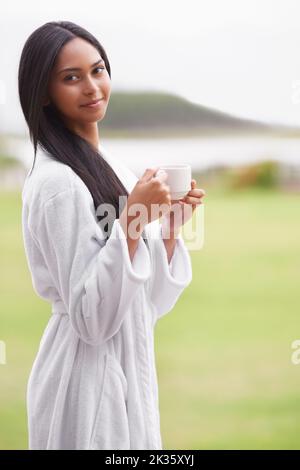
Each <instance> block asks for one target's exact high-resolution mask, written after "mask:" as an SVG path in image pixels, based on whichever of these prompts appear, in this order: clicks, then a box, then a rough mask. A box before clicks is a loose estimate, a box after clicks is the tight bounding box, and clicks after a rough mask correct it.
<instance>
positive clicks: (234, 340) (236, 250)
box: [0, 190, 300, 449]
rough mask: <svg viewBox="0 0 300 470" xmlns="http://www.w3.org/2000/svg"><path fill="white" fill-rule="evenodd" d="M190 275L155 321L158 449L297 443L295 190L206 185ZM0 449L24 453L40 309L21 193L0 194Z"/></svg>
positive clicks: (44, 310)
mask: <svg viewBox="0 0 300 470" xmlns="http://www.w3.org/2000/svg"><path fill="white" fill-rule="evenodd" d="M204 209H205V242H204V246H203V248H202V250H200V251H191V257H192V264H193V282H192V283H191V285H190V286H189V287H188V288H187V289H186V290H185V292H184V293H183V295H182V296H181V298H180V299H179V301H178V303H177V304H176V307H175V308H174V309H173V311H172V312H170V313H169V314H167V315H166V316H165V317H164V318H162V319H161V320H160V321H159V322H158V323H157V326H156V340H155V345H156V358H157V372H158V379H159V392H160V412H161V429H162V438H163V445H164V448H166V449H212V448H215V449H234V448H236V449H265V448H268V449H271V448H273V449H300V398H299V397H300V365H298V366H297V365H293V364H292V362H291V354H292V349H291V343H292V341H293V340H295V339H300V315H299V309H300V284H299V279H300V220H299V219H300V217H299V215H300V194H298V195H295V194H284V193H280V192H275V191H244V192H236V193H224V192H223V193H222V192H221V191H215V190H214V191H213V190H212V191H211V193H210V192H209V191H207V196H206V199H205V207H204ZM0 214H1V215H0V230H1V245H0V257H1V273H0V276H1V279H0V280H1V283H0V286H1V296H0V322H1V323H0V340H3V341H5V343H6V354H7V364H6V365H0V374H1V389H0V448H1V449H26V448H27V421H26V419H27V418H26V404H25V393H26V383H27V378H28V375H29V372H30V369H31V366H32V362H33V360H34V357H35V355H36V352H37V348H38V344H39V341H40V337H41V335H42V333H43V330H44V328H45V326H46V324H47V321H48V317H49V314H50V306H49V305H48V304H47V303H45V302H44V301H42V300H41V299H39V298H38V297H37V296H36V295H35V294H34V292H33V289H32V285H31V278H30V273H29V271H28V268H27V264H26V259H25V254H24V249H23V241H22V232H21V198H20V194H18V193H1V194H0Z"/></svg>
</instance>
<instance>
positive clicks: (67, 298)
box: [33, 187, 151, 345]
mask: <svg viewBox="0 0 300 470" xmlns="http://www.w3.org/2000/svg"><path fill="white" fill-rule="evenodd" d="M92 205H93V204H92V199H91V198H89V197H88V196H87V194H85V193H84V192H83V191H82V190H81V189H78V188H77V187H72V188H69V189H68V190H65V191H62V192H60V193H59V194H57V195H55V196H53V197H51V198H50V199H49V200H47V201H46V202H45V203H44V204H43V206H42V207H41V209H40V210H39V211H37V213H36V214H35V217H34V220H35V222H34V225H33V227H34V236H35V239H36V242H37V243H38V245H39V248H40V251H41V253H42V255H43V258H44V260H45V263H46V265H47V268H48V271H49V272H50V275H51V277H52V280H53V283H54V285H55V287H56V289H57V291H58V293H59V295H60V297H61V300H62V301H63V303H64V305H65V307H66V312H67V313H68V314H69V317H70V321H71V324H72V326H73V328H74V330H75V331H76V333H77V334H78V336H79V337H80V338H81V339H82V340H83V341H85V342H86V343H89V344H92V345H96V344H101V343H104V342H105V341H107V340H108V339H109V338H111V337H112V336H113V335H114V334H115V333H117V331H118V330H119V329H120V327H121V324H122V322H123V320H124V318H125V316H126V315H128V314H129V310H130V307H131V303H132V301H133V299H134V297H135V296H136V295H137V293H138V291H139V289H140V288H141V287H142V286H143V284H144V283H145V282H146V281H147V279H149V278H150V275H151V260H150V256H149V252H148V249H147V247H146V245H145V242H144V240H143V239H142V238H140V239H139V244H138V247H137V250H136V252H135V255H134V258H133V260H132V261H131V260H130V256H129V251H128V245H127V240H126V237H125V234H124V232H123V229H122V227H121V225H120V223H119V219H115V220H114V223H113V226H112V231H111V235H110V237H109V239H108V240H107V242H106V244H105V243H104V237H103V231H102V229H101V228H100V226H99V224H98V223H97V222H98V221H97V219H96V216H95V212H94V213H93V208H92Z"/></svg>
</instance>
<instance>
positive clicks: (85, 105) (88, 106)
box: [81, 98, 103, 108]
mask: <svg viewBox="0 0 300 470" xmlns="http://www.w3.org/2000/svg"><path fill="white" fill-rule="evenodd" d="M102 100H103V98H101V99H99V100H98V101H96V102H94V103H92V104H82V105H81V106H82V107H83V108H97V107H98V106H100V105H101V101H102Z"/></svg>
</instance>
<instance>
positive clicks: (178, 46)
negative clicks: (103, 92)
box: [0, 0, 300, 132]
mask: <svg viewBox="0 0 300 470" xmlns="http://www.w3.org/2000/svg"><path fill="white" fill-rule="evenodd" d="M53 20H69V21H73V22H75V23H78V24H79V25H81V26H83V27H85V28H86V29H88V30H89V31H90V32H92V33H93V34H94V35H95V36H96V37H97V38H98V40H99V41H100V42H101V43H102V44H103V46H104V48H105V49H106V52H107V54H108V57H109V60H110V64H111V69H112V90H117V89H120V88H121V89H130V90H145V89H147V90H148V89H149V90H162V91H169V92H174V93H177V94H179V95H181V96H183V97H185V98H187V99H189V100H191V101H194V102H196V103H200V104H204V105H207V106H210V107H213V108H217V109H220V110H223V111H226V112H229V113H231V114H234V115H239V116H242V117H249V118H253V119H259V120H267V121H269V122H278V123H286V124H295V125H299V126H300V57H299V50H300V48H299V45H300V28H299V22H300V1H299V0H184V1H182V0H181V1H178V0H149V1H143V0H127V1H126V0H125V1H121V0H106V1H101V0H92V1H88V0H87V1H85V2H76V1H75V0H72V1H70V0H51V1H49V2H41V1H40V0H39V1H36V0H27V1H24V2H21V1H16V0H9V1H7V2H3V3H2V5H1V12H0V67H1V75H0V103H1V104H0V131H11V132H18V131H20V130H23V129H25V124H24V120H23V116H22V114H21V109H20V106H19V102H18V96H17V69H18V61H19V58H20V54H21V50H22V47H23V45H24V42H25V40H26V39H27V37H28V36H29V35H30V34H31V32H32V31H33V30H34V29H36V28H37V27H39V26H40V25H42V24H43V23H45V22H47V21H53ZM293 87H294V88H293ZM297 90H299V93H297Z"/></svg>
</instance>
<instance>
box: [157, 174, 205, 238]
mask: <svg viewBox="0 0 300 470" xmlns="http://www.w3.org/2000/svg"><path fill="white" fill-rule="evenodd" d="M196 183H197V182H196V180H195V179H192V181H191V190H190V191H189V192H188V193H187V194H186V196H185V197H183V198H181V199H179V200H178V201H174V200H172V201H171V206H170V211H169V212H167V213H166V214H164V215H163V217H162V222H161V223H162V234H163V238H173V237H174V236H177V235H178V233H179V231H180V228H181V227H182V226H183V225H185V224H186V223H187V222H188V221H189V220H190V219H191V218H192V216H193V213H194V211H195V210H196V208H197V207H198V206H199V205H200V204H203V200H202V199H203V197H204V196H205V191H204V190H203V189H199V188H196Z"/></svg>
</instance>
